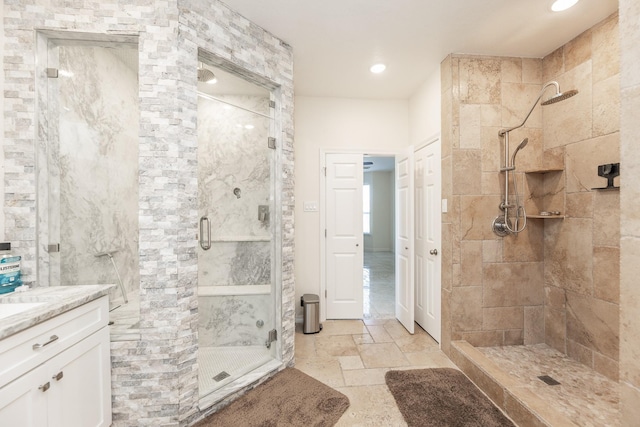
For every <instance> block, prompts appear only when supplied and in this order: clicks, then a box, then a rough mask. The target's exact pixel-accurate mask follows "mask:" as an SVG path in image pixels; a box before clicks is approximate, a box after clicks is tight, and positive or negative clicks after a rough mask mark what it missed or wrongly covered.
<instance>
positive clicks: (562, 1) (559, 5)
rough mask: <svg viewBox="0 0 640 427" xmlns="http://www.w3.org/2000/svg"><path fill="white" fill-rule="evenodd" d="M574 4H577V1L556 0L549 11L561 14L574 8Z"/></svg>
mask: <svg viewBox="0 0 640 427" xmlns="http://www.w3.org/2000/svg"><path fill="white" fill-rule="evenodd" d="M576 3H578V0H556V1H554V2H553V4H552V5H551V10H553V11H554V12H562V11H563V10H567V9H569V8H570V7H571V6H574V5H575V4H576Z"/></svg>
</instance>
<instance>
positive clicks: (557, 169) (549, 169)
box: [524, 168, 564, 174]
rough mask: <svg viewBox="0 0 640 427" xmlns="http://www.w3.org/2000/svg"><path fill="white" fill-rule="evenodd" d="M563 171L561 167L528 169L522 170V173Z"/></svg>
mask: <svg viewBox="0 0 640 427" xmlns="http://www.w3.org/2000/svg"><path fill="white" fill-rule="evenodd" d="M562 171H564V169H563V168H546V169H533V170H528V171H524V173H532V174H533V173H540V174H542V173H551V172H562Z"/></svg>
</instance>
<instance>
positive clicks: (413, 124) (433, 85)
mask: <svg viewBox="0 0 640 427" xmlns="http://www.w3.org/2000/svg"><path fill="white" fill-rule="evenodd" d="M439 133H440V68H439V67H438V68H436V69H435V70H434V71H433V72H432V73H431V74H429V76H428V77H427V79H426V80H425V81H424V82H423V83H422V85H420V87H418V89H417V90H416V92H415V93H414V94H413V95H412V96H411V98H409V141H410V143H411V144H413V145H415V146H417V145H419V144H421V143H423V142H425V141H427V140H430V139H431V138H432V137H433V136H435V135H437V134H439Z"/></svg>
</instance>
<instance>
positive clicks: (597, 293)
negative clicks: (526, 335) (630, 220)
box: [542, 14, 624, 380]
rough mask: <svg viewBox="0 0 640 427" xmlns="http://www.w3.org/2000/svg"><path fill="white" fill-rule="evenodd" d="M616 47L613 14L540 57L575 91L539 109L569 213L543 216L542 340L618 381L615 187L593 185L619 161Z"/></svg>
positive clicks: (546, 71)
mask: <svg viewBox="0 0 640 427" xmlns="http://www.w3.org/2000/svg"><path fill="white" fill-rule="evenodd" d="M619 52H620V50H619V43H618V17H617V14H616V15H613V16H611V17H609V18H608V19H606V20H604V21H603V22H601V23H599V24H597V25H595V26H594V27H593V28H591V29H589V30H587V31H585V32H584V33H582V34H581V35H579V36H578V37H576V38H575V39H574V40H572V41H570V42H569V43H567V44H566V45H564V46H562V47H560V48H559V49H557V50H556V51H554V52H552V53H551V54H549V55H547V56H546V57H545V58H544V59H543V61H542V70H543V80H544V81H549V80H557V81H558V82H559V83H560V87H561V89H562V90H564V91H566V90H569V89H578V91H579V94H578V95H576V96H575V97H573V98H571V99H568V100H566V101H563V102H561V103H558V104H554V105H550V106H546V107H543V108H542V114H543V116H542V119H543V128H544V147H545V149H547V150H554V152H555V154H556V155H557V156H558V157H560V158H562V159H563V163H564V169H565V171H564V176H561V177H560V179H561V180H562V181H561V182H560V183H559V185H558V186H557V189H558V190H559V193H560V194H561V193H564V207H563V209H561V210H563V211H564V212H566V219H565V220H564V221H560V220H547V221H545V223H544V241H545V322H544V323H545V342H546V343H547V344H549V345H550V346H552V347H554V348H556V349H557V350H559V351H561V352H563V353H567V354H568V355H569V356H570V357H572V358H574V359H576V360H579V361H580V362H582V363H583V364H585V365H587V366H589V367H591V368H593V369H595V370H596V371H598V372H600V373H602V374H605V375H606V376H608V377H610V378H613V379H616V380H617V378H618V353H619V346H618V343H619V338H618V337H619V320H618V316H619V295H620V291H619V258H620V232H619V229H620V192H619V191H597V190H592V188H598V187H604V186H606V180H605V179H604V178H601V177H599V176H598V174H597V169H598V165H600V164H605V163H617V162H619V161H620V132H619V129H620V120H619V116H620V85H619V78H620V74H619V70H620V62H619V57H620V54H619ZM623 168H624V165H623ZM549 179H554V177H550V178H549ZM617 184H618V180H616V185H617ZM562 187H564V191H562ZM559 202H562V200H561V198H559ZM560 208H562V206H560Z"/></svg>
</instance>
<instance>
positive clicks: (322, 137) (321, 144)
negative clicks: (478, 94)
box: [295, 97, 409, 314]
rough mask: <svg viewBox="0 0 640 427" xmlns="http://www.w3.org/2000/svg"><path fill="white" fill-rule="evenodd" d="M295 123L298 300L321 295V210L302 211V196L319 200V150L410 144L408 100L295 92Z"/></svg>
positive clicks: (391, 148) (382, 149) (390, 149)
mask: <svg viewBox="0 0 640 427" xmlns="http://www.w3.org/2000/svg"><path fill="white" fill-rule="evenodd" d="M295 123H296V127H295V152H296V170H295V182H296V190H295V199H296V207H295V218H296V248H295V259H296V265H295V275H296V299H299V297H300V296H301V295H303V294H305V293H313V294H318V295H319V294H320V235H321V233H320V211H318V212H304V211H303V204H304V202H305V201H317V202H320V173H321V172H320V150H321V149H324V150H329V149H340V150H353V151H360V152H363V153H365V152H369V153H374V152H375V153H383V154H394V153H396V152H398V150H400V149H402V148H404V147H406V146H408V145H409V109H408V101H407V100H367V99H347V98H312V97H297V98H296V108H295ZM318 208H319V210H321V209H323V206H320V205H319V206H318ZM300 313H301V308H300V307H298V314H300Z"/></svg>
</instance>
